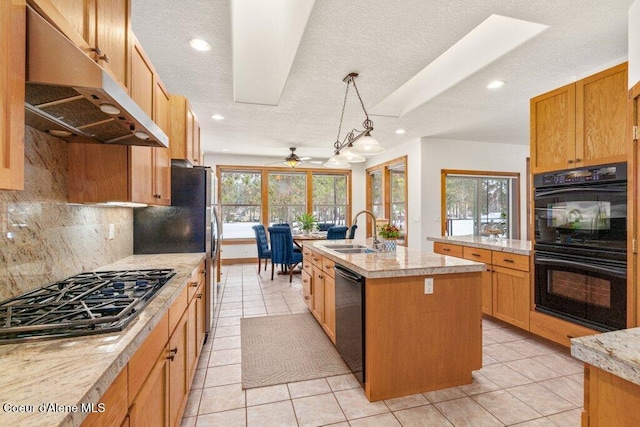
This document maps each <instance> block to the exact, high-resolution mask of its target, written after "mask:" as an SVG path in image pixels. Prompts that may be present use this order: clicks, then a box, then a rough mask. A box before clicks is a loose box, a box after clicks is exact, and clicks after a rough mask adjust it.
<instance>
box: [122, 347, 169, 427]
mask: <svg viewBox="0 0 640 427" xmlns="http://www.w3.org/2000/svg"><path fill="white" fill-rule="evenodd" d="M168 396H169V359H167V349H166V348H165V351H163V352H162V354H161V355H160V357H159V358H158V360H157V361H156V362H155V364H154V365H153V368H152V369H151V372H150V373H149V376H148V377H147V380H146V381H145V383H144V384H143V385H142V387H141V388H140V392H139V393H138V395H137V396H136V398H135V399H134V401H133V403H132V404H131V406H130V407H129V423H130V425H132V426H158V427H160V426H168V425H169V400H168V398H167V397H168Z"/></svg>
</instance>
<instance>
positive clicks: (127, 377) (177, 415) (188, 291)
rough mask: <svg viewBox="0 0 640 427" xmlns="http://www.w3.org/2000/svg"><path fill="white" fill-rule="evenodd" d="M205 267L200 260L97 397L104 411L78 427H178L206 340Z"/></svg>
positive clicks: (88, 418) (90, 417) (93, 415)
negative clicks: (171, 301)
mask: <svg viewBox="0 0 640 427" xmlns="http://www.w3.org/2000/svg"><path fill="white" fill-rule="evenodd" d="M204 268H205V262H204V260H203V261H202V262H201V263H200V264H199V265H198V267H197V268H195V269H194V270H193V271H192V273H191V275H190V276H189V279H188V280H187V282H186V283H185V284H184V287H183V289H182V291H181V292H180V294H179V295H178V297H177V298H176V299H175V301H174V302H173V303H172V305H171V307H169V310H168V311H167V313H166V314H165V315H164V316H163V318H162V319H161V320H160V321H159V322H158V324H157V325H156V326H155V327H154V329H153V330H152V331H151V333H150V334H149V336H148V337H147V338H146V339H145V341H144V342H143V343H142V345H141V346H140V347H139V348H138V350H137V351H136V352H135V353H134V354H133V356H131V359H129V362H128V364H127V366H126V367H125V368H124V369H123V370H122V371H121V373H120V374H119V375H118V377H117V378H116V380H115V381H114V382H113V383H112V385H111V386H110V387H109V388H108V389H107V392H105V394H104V395H103V396H102V397H101V398H100V400H99V402H103V403H105V404H106V405H107V411H105V412H104V413H96V414H91V415H90V416H88V417H87V418H86V419H85V421H84V423H83V425H85V426H94V425H109V426H113V425H131V426H175V425H179V424H180V420H181V419H182V416H183V413H184V410H185V408H186V403H187V399H188V396H189V391H190V388H191V383H192V381H193V375H194V374H195V370H196V367H197V364H198V358H199V356H200V354H201V351H202V345H203V344H204V338H205V316H204V314H205V313H204V309H205V303H204V301H205V299H204V292H206V287H205V280H204V277H205V276H204V273H205V271H204ZM194 284H195V286H193V285H194ZM123 421H124V424H123ZM127 422H128V424H127Z"/></svg>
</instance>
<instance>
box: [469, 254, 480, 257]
mask: <svg viewBox="0 0 640 427" xmlns="http://www.w3.org/2000/svg"><path fill="white" fill-rule="evenodd" d="M471 256H475V257H479V256H480V254H471Z"/></svg>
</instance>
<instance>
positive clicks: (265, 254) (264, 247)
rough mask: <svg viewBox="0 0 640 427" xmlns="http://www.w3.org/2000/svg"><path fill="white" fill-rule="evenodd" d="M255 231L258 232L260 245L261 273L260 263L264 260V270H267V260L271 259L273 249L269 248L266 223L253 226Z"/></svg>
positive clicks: (259, 260) (257, 242)
mask: <svg viewBox="0 0 640 427" xmlns="http://www.w3.org/2000/svg"><path fill="white" fill-rule="evenodd" d="M251 228H253V232H254V233H255V234H256V245H258V274H260V267H262V266H261V265H260V263H261V262H262V261H261V260H264V270H265V271H266V270H267V260H269V259H271V250H270V249H269V242H268V241H267V233H265V231H264V225H262V224H257V225H254V226H253V227H251Z"/></svg>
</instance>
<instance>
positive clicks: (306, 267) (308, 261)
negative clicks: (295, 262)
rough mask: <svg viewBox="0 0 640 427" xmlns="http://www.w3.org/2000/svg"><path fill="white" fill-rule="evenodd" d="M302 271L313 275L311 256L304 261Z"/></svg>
mask: <svg viewBox="0 0 640 427" xmlns="http://www.w3.org/2000/svg"><path fill="white" fill-rule="evenodd" d="M302 269H303V270H304V271H306V272H307V274H308V275H309V276H311V275H312V274H313V263H312V261H311V256H308V257H304V258H303V259H302Z"/></svg>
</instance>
